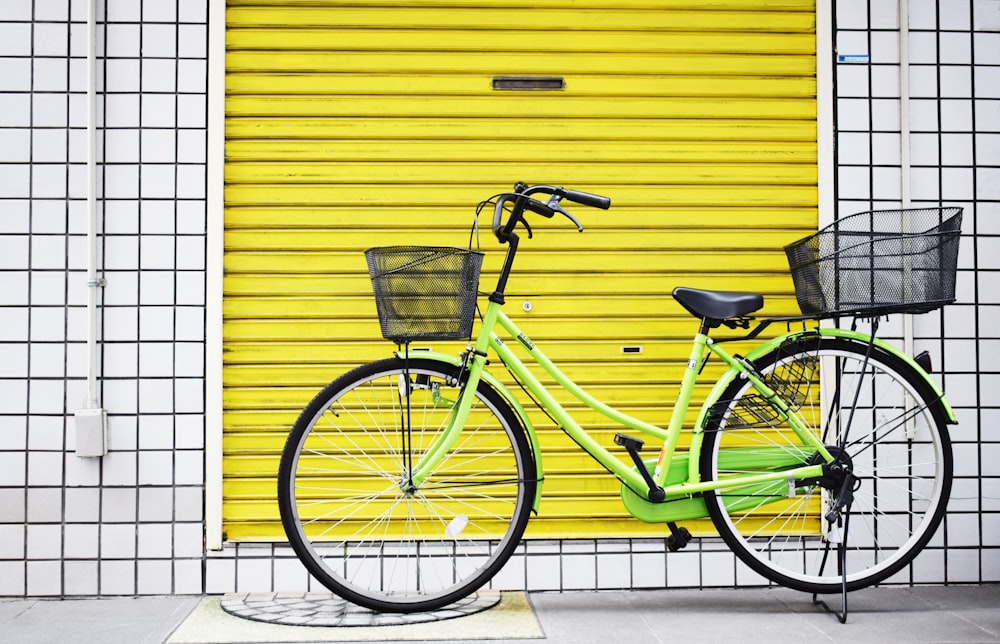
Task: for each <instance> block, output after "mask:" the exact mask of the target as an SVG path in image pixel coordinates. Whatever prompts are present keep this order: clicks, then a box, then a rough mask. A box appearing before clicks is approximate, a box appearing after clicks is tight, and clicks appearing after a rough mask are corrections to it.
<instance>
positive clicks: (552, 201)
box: [545, 195, 583, 233]
mask: <svg viewBox="0 0 1000 644" xmlns="http://www.w3.org/2000/svg"><path fill="white" fill-rule="evenodd" d="M561 200H562V197H561V196H560V195H552V196H551V197H549V200H548V202H546V204H545V205H546V206H548V207H549V208H551V209H552V210H554V211H556V212H558V213H560V214H562V215H564V216H565V217H566V218H567V219H569V220H570V221H572V222H573V224H574V225H575V226H576V230H577V232H581V233H582V232H583V224H581V223H580V222H579V221H577V219H576V217H574V216H573V214H572V213H571V212H570V211H568V210H566V209H565V208H563V207H562V206H561V205H559V202H560V201H561Z"/></svg>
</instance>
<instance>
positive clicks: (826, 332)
mask: <svg viewBox="0 0 1000 644" xmlns="http://www.w3.org/2000/svg"><path fill="white" fill-rule="evenodd" d="M819 334H820V335H821V336H824V337H832V338H850V339H851V340H857V341H858V342H865V343H867V342H870V341H871V339H872V338H871V336H869V335H866V334H864V333H859V332H857V331H851V330H848V329H837V328H830V329H820V330H819ZM875 346H877V347H878V348H880V349H882V350H883V351H885V352H886V353H890V354H892V355H894V356H896V357H897V358H899V359H900V360H902V361H903V362H905V363H906V364H907V365H908V366H909V367H910V368H912V369H913V370H914V371H915V372H916V373H917V374H919V375H920V377H921V378H923V380H924V382H926V383H927V386H928V387H930V388H931V391H933V392H934V394H935V395H936V396H937V397H938V401H939V402H940V405H941V411H942V412H943V413H944V417H945V419H946V420H947V422H948V424H949V425H957V424H958V418H957V417H956V416H955V410H954V409H953V408H952V406H951V403H950V402H948V399H947V398H946V397H945V395H944V390H943V389H941V386H940V385H938V383H937V382H936V381H935V380H934V379H933V378H931V376H930V374H929V373H927V372H926V371H925V370H924V368H923V367H921V366H920V365H919V364H918V363H917V361H916V360H914V359H913V358H912V357H911V356H908V355H907V354H905V353H903V351H902V350H901V349H899V348H898V347H896V346H895V345H892V344H890V343H888V342H884V341H883V340H881V339H879V338H875Z"/></svg>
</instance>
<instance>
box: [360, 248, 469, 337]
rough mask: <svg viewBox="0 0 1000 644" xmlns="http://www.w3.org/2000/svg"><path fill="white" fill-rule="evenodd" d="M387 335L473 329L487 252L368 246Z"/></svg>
mask: <svg viewBox="0 0 1000 644" xmlns="http://www.w3.org/2000/svg"><path fill="white" fill-rule="evenodd" d="M365 258H366V259H367V260H368V273H369V274H370V275H371V278H372V289H373V290H374V292H375V307H376V308H377V309H378V320H379V324H380V325H381V327H382V336H383V337H385V338H387V339H389V340H393V341H394V342H396V343H404V342H409V341H411V340H457V339H461V338H467V337H469V336H470V335H471V334H472V320H473V317H474V316H475V313H476V295H477V292H478V288H479V270H480V268H481V267H482V263H483V254H482V253H479V252H476V251H470V250H466V249H463V248H450V247H438V246H381V247H378V248H369V249H368V250H366V251H365Z"/></svg>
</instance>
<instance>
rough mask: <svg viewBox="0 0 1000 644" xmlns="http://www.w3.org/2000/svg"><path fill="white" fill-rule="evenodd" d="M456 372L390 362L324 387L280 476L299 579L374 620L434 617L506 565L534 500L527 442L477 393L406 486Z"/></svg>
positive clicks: (487, 390) (448, 408) (450, 394)
mask: <svg viewBox="0 0 1000 644" xmlns="http://www.w3.org/2000/svg"><path fill="white" fill-rule="evenodd" d="M457 375H458V367H452V366H450V365H446V364H443V363H440V362H435V361H432V360H426V359H424V360H419V359H411V360H410V361H409V363H408V365H407V364H406V363H404V361H403V360H400V359H396V358H393V359H388V360H381V361H378V362H374V363H371V364H368V365H364V366H361V367H359V368H357V369H355V370H353V371H351V372H349V373H347V374H345V375H343V376H341V377H340V378H338V379H337V380H335V381H333V382H332V383H330V384H329V385H328V386H327V387H326V388H325V389H323V391H322V392H320V393H319V394H318V395H317V396H316V397H315V398H314V399H313V401H312V402H311V403H310V404H309V405H308V406H307V407H306V409H305V410H304V411H303V412H302V414H301V416H300V417H299V419H298V421H296V423H295V425H294V427H293V429H292V431H291V433H290V434H289V436H288V440H287V442H286V445H285V448H284V452H283V453H282V457H281V466H280V469H279V472H278V503H279V507H280V510H281V520H282V523H283V525H284V528H285V532H286V534H287V536H288V539H289V542H290V543H291V545H292V548H293V549H294V550H295V552H296V554H297V555H298V557H299V559H300V560H301V561H302V562H303V563H304V564H305V566H306V568H308V569H309V571H310V572H311V573H312V574H313V575H314V576H315V577H316V579H318V580H319V581H320V582H322V583H323V585H325V586H326V587H327V588H329V589H330V590H332V591H333V592H335V593H337V594H338V595H340V596H341V597H344V598H345V599H348V600H350V601H352V602H355V603H357V604H359V605H362V606H365V607H367V608H370V609H372V610H377V611H384V612H416V611H426V610H434V609H437V608H441V607H443V606H446V605H448V604H450V603H453V602H455V601H457V600H458V599H461V598H462V597H465V596H466V595H468V594H469V593H471V592H473V591H475V590H476V589H477V588H479V587H481V586H482V585H483V584H485V583H486V582H487V581H489V579H490V578H491V577H492V576H493V575H494V574H496V572H497V571H498V570H499V569H500V568H501V566H503V564H504V563H505V562H506V561H507V559H508V558H509V557H510V555H511V553H512V552H513V550H514V548H515V547H516V546H517V544H518V542H519V541H520V539H521V535H522V534H523V532H524V528H525V525H526V524H527V521H528V517H529V515H530V512H531V505H532V501H533V500H534V496H535V486H536V481H535V469H534V461H533V457H532V454H531V450H530V448H529V445H528V441H527V438H526V437H525V433H524V429H523V427H522V426H521V424H520V422H519V420H518V418H517V416H516V415H515V414H514V412H513V411H512V410H511V409H510V406H509V405H508V404H507V403H506V402H505V401H504V400H503V398H502V397H501V396H500V395H499V394H498V393H497V392H496V391H495V390H493V389H492V388H491V387H490V386H489V385H487V384H486V383H484V382H481V383H480V385H479V387H478V390H477V391H476V392H474V393H475V400H474V401H473V406H472V412H471V414H470V416H469V420H468V422H467V423H466V426H465V427H464V429H463V430H462V433H461V435H460V437H459V439H458V442H457V443H456V444H455V445H454V447H453V448H452V449H451V451H450V452H449V453H448V454H447V455H446V456H445V457H444V459H443V460H442V462H441V463H440V464H439V465H438V466H437V468H436V469H435V470H434V471H433V472H432V473H431V474H430V476H428V477H427V479H426V480H425V481H424V482H423V483H422V484H421V485H420V486H419V487H414V486H413V485H411V484H410V477H409V474H410V472H411V471H412V470H413V468H414V467H415V466H416V465H417V464H418V463H419V462H420V459H421V458H422V457H423V455H424V454H425V453H426V452H427V451H428V450H429V448H430V446H431V445H433V444H434V441H435V440H436V439H437V438H438V437H439V436H440V435H441V433H442V432H443V430H444V428H445V427H446V426H447V424H448V420H449V418H450V415H451V412H452V408H453V406H454V403H455V401H456V400H457V398H458V396H459V394H460V393H461V391H462V390H461V389H460V388H459V387H458V386H457V385H456V383H455V377H456V376H457Z"/></svg>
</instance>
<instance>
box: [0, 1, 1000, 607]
mask: <svg viewBox="0 0 1000 644" xmlns="http://www.w3.org/2000/svg"><path fill="white" fill-rule="evenodd" d="M978 1H979V0H971V1H966V0H959V1H958V2H951V1H948V2H945V0H910V7H911V10H910V17H909V27H910V32H909V36H910V62H911V65H912V66H911V71H910V77H909V80H910V86H911V97H912V99H913V100H912V101H911V124H912V128H913V134H912V135H911V138H910V144H911V158H912V162H913V164H914V168H913V170H912V173H911V177H912V180H911V192H912V195H913V198H914V199H915V200H918V201H921V202H927V203H936V202H938V201H939V200H942V201H946V202H948V203H958V204H960V205H963V206H965V208H966V223H965V233H966V238H965V239H964V240H963V244H964V247H963V253H962V269H963V271H965V272H964V273H963V274H962V275H961V276H960V281H959V284H960V294H961V298H960V302H961V304H959V305H955V306H952V307H949V308H948V309H947V310H945V311H944V312H942V313H938V314H931V315H929V316H924V318H923V319H920V320H919V321H918V324H917V330H918V337H920V338H921V342H922V343H925V344H926V348H928V349H930V350H931V351H932V352H935V353H936V354H937V356H936V364H938V365H940V372H939V374H938V377H939V378H940V379H941V381H942V382H944V383H945V386H946V387H947V388H948V389H949V391H950V392H951V399H952V402H953V403H954V404H955V405H956V406H957V413H958V415H959V417H960V418H961V420H962V424H961V425H960V426H959V427H958V428H956V429H955V432H954V439H955V441H956V444H955V454H956V475H957V477H958V478H957V479H956V482H955V490H954V500H953V502H952V506H951V513H950V514H949V517H948V520H947V522H946V526H945V529H944V530H943V531H942V533H941V534H940V535H938V536H937V537H936V538H935V540H934V542H933V543H932V547H931V548H930V549H929V550H928V551H927V552H926V553H924V554H923V555H922V556H921V557H920V558H918V560H917V562H916V564H915V565H914V567H913V570H912V572H908V573H906V575H904V576H903V578H901V581H903V582H907V581H910V580H911V579H912V580H913V581H916V582H921V583H941V582H944V581H949V582H954V581H1000V539H998V537H996V535H997V534H1000V518H998V517H1000V466H998V465H997V464H998V463H1000V439H997V437H996V436H993V434H992V433H990V432H989V431H988V429H987V428H989V427H994V426H996V425H997V424H998V423H1000V408H998V407H997V405H996V403H995V401H994V400H992V397H991V396H990V392H992V391H996V390H997V388H1000V373H997V371H996V368H995V367H993V366H992V365H991V363H990V362H989V358H990V357H992V356H996V355H998V353H1000V335H998V331H997V329H1000V289H998V288H997V286H996V284H997V280H995V279H993V275H992V273H993V272H996V271H998V270H1000V262H998V261H997V259H996V258H997V257H1000V241H998V240H1000V223H998V222H1000V204H998V203H997V202H998V201H1000V187H998V186H1000V168H998V166H1000V94H998V91H1000V90H998V89H997V88H998V87H1000V34H998V33H996V32H987V31H975V32H974V31H972V30H971V23H972V16H973V15H974V11H973V7H974V6H975V5H976V3H977V2H978ZM207 14H208V12H207V2H206V0H142V1H141V2H140V1H139V0H106V1H105V2H103V3H101V2H99V3H98V20H99V23H100V26H99V30H98V31H99V33H98V40H99V43H100V46H101V47H103V48H104V53H106V54H107V58H106V59H105V58H103V57H102V58H101V60H100V65H99V66H98V67H99V76H100V79H101V81H100V82H101V83H103V88H104V89H105V90H106V91H107V93H106V94H101V95H100V97H99V101H98V112H99V122H100V123H101V130H100V132H99V158H100V159H102V160H103V162H104V164H105V165H104V166H103V168H102V169H101V172H100V178H99V186H100V190H101V191H102V196H103V197H104V199H105V201H103V203H102V204H101V215H102V223H103V232H104V235H103V237H102V238H101V251H102V257H103V263H104V277H105V278H106V279H107V287H106V288H105V289H104V292H103V305H104V306H103V309H102V320H101V324H102V328H103V338H104V343H103V345H102V357H103V376H104V379H103V381H102V394H103V403H104V406H105V407H106V408H107V409H108V410H109V412H110V419H109V428H110V441H111V447H112V451H111V452H110V453H109V454H108V455H107V456H106V457H104V458H103V459H80V458H77V457H76V456H75V455H74V454H73V452H72V449H73V444H74V441H75V436H74V433H73V425H72V421H71V419H70V418H69V417H70V416H71V415H72V413H73V411H74V410H75V409H77V408H79V407H81V406H82V405H83V403H84V399H85V397H86V392H85V386H84V376H85V369H86V366H85V365H86V362H85V356H86V351H85V346H84V339H85V332H84V329H85V326H86V316H85V301H86V292H85V291H86V289H85V285H84V282H85V279H86V278H85V262H86V242H85V235H86V219H87V209H86V204H85V202H84V201H83V198H84V195H85V172H84V160H85V158H86V149H85V132H84V129H83V128H84V126H85V120H84V114H85V110H84V104H85V90H86V88H85V87H84V86H83V78H84V73H83V72H84V65H85V55H86V54H85V51H84V44H83V40H84V29H85V22H86V16H85V3H84V2H83V0H5V2H2V3H0V66H2V69H3V73H2V74H0V113H2V114H3V115H4V118H3V120H2V123H0V164H2V172H0V209H2V210H0V212H3V215H2V216H0V275H2V279H3V284H4V288H3V289H0V319H2V324H0V344H2V347H3V355H4V359H3V361H0V390H2V391H3V392H4V393H3V396H0V595H8V596H9V595H13V596H19V595H24V594H29V595H95V594H104V595H130V594H134V593H139V594H164V593H201V592H229V591H233V590H271V589H274V590H301V589H303V588H306V587H310V584H312V587H313V588H315V581H310V579H309V575H308V574H307V573H306V571H305V570H304V568H303V567H302V566H301V564H300V563H299V562H298V561H297V560H296V559H295V558H294V555H293V553H291V551H290V550H289V549H288V548H282V547H271V546H235V545H231V546H227V547H226V549H225V550H224V551H222V552H220V553H208V554H206V553H205V551H204V525H203V521H204V509H205V503H204V477H205V463H204V458H205V457H204V447H205V432H206V427H205V417H204V409H205V403H204V385H205V381H204V378H205V368H206V364H205V353H204V350H205V303H206V291H205V270H206V261H205V252H206V243H205V242H206V240H205V231H206V226H207V223H208V221H209V217H208V215H207V213H206V202H205V196H206V161H207V154H208V150H207V143H206V141H207V138H206V130H205V128H206V106H207V89H208V88H207V83H208V80H207V69H208V65H207V57H208V37H207V33H208V30H207ZM836 16H837V21H838V24H837V26H838V29H837V32H836V33H835V40H836V43H837V47H838V51H840V52H841V53H868V54H870V56H871V63H870V64H867V65H858V64H853V65H846V64H845V65H839V66H838V67H837V68H836V76H837V83H838V95H837V99H836V101H837V105H836V107H837V112H838V124H837V143H838V163H839V167H838V169H837V180H838V184H837V198H838V204H837V210H838V212H840V213H842V214H847V213H849V212H853V211H856V210H862V209H868V208H871V207H878V206H885V207H891V206H892V205H895V204H896V203H898V199H899V198H900V194H901V191H900V185H899V181H900V176H901V171H900V168H899V163H900V156H899V147H900V146H899V143H900V119H899V106H900V101H899V98H898V90H897V88H898V75H899V56H898V43H899V32H898V24H897V23H898V15H897V9H896V3H894V2H883V1H881V0H838V1H837V2H836ZM942 329H944V333H943V334H942ZM892 332H894V333H898V331H895V330H894V331H892ZM761 583H763V582H762V580H761V578H760V577H759V576H757V575H756V574H755V573H752V572H751V571H749V570H748V569H746V567H745V566H743V565H742V564H739V563H738V562H736V561H735V560H734V558H733V556H732V555H731V554H730V553H729V552H728V551H726V550H725V548H723V547H721V545H720V544H718V543H715V542H712V541H704V542H697V541H696V542H694V543H692V545H691V546H689V548H688V549H687V550H685V551H682V552H678V553H669V554H667V553H666V552H665V545H664V543H663V540H662V539H661V540H656V539H652V540H651V539H639V540H611V541H600V542H595V541H569V542H563V543H560V542H528V543H526V544H522V546H521V547H519V548H518V550H517V552H516V553H515V556H514V557H513V558H512V560H511V562H510V563H509V564H508V566H507V567H506V568H505V569H504V570H503V571H502V572H501V573H500V574H499V575H498V576H497V577H496V578H495V579H494V581H493V586H494V587H496V588H529V589H539V590H541V589H545V590H553V589H555V590H558V589H573V588H627V587H636V588H644V587H664V586H670V587H697V586H714V585H722V586H729V585H733V584H741V585H757V584H761Z"/></svg>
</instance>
